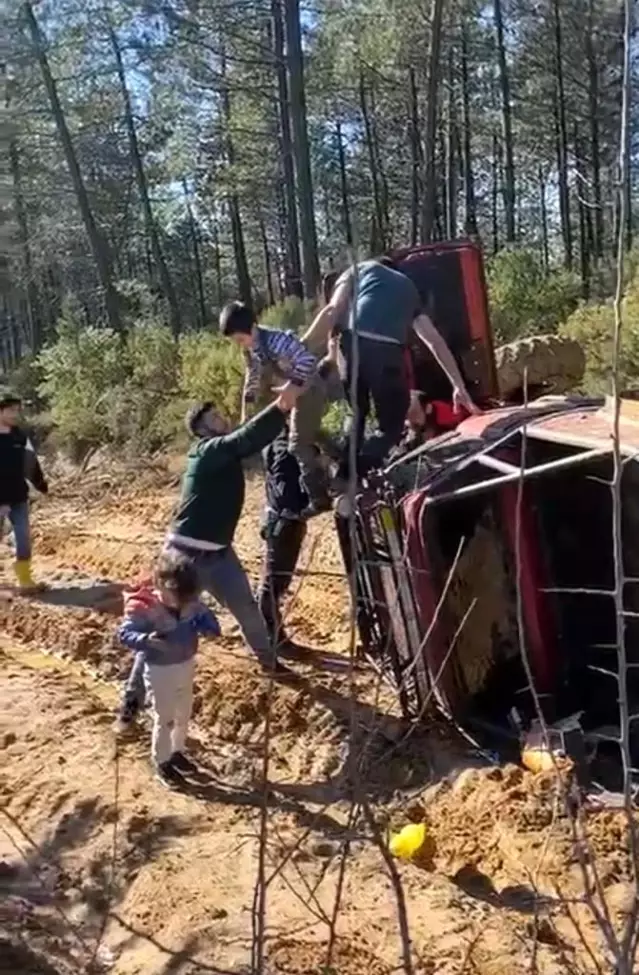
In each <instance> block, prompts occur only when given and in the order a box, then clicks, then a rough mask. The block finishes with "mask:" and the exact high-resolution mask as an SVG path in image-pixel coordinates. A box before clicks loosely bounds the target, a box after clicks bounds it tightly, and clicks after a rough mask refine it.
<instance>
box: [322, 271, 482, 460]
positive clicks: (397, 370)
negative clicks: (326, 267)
mask: <svg viewBox="0 0 639 975" xmlns="http://www.w3.org/2000/svg"><path fill="white" fill-rule="evenodd" d="M325 298H326V300H327V303H326V305H325V307H324V308H323V309H322V310H321V311H320V312H319V314H318V315H317V316H316V318H315V320H314V322H313V324H312V325H311V327H310V328H309V330H308V331H307V333H306V334H305V335H304V336H303V341H304V342H305V343H306V344H307V345H309V346H312V347H317V346H319V345H322V344H324V343H325V342H326V341H327V339H328V336H329V334H330V333H331V331H334V330H339V332H340V344H341V351H342V354H343V357H344V360H345V364H346V375H345V377H344V379H345V384H346V390H347V395H350V387H351V379H352V371H353V333H352V328H353V323H354V328H355V330H356V333H357V362H358V367H357V383H356V401H355V402H354V403H351V404H350V405H351V409H352V410H353V411H354V412H356V414H357V422H356V424H355V426H353V425H352V426H351V431H350V436H355V437H356V439H357V455H358V468H359V470H358V474H359V475H360V476H365V475H366V473H367V472H368V471H369V470H371V469H372V468H374V467H379V466H380V465H381V464H382V462H383V461H384V458H385V457H386V456H387V455H388V453H389V451H390V450H391V449H392V447H394V446H396V445H397V444H398V443H399V441H400V440H401V438H402V434H403V431H404V421H405V419H406V414H407V412H408V409H409V405H410V402H411V392H410V379H409V373H408V369H407V367H406V355H407V347H408V342H409V337H410V333H411V330H414V331H415V333H416V334H417V336H418V337H419V339H420V340H421V341H422V342H423V343H424V345H426V346H427V347H428V349H429V350H430V352H431V353H432V355H433V356H434V357H435V359H436V360H437V362H438V363H439V365H440V366H441V368H442V369H443V370H444V372H445V373H446V375H447V376H448V378H449V379H450V382H451V385H452V387H453V404H454V406H456V407H458V406H461V407H464V408H465V409H466V410H467V411H468V412H469V413H477V412H479V410H478V408H477V407H476V406H475V404H474V403H473V401H472V400H471V398H470V395H469V393H468V390H467V389H466V384H465V382H464V379H463V377H462V375H461V372H460V370H459V367H458V366H457V363H456V361H455V359H454V357H453V355H452V353H451V351H450V349H449V348H448V345H447V344H446V342H445V341H444V339H443V338H442V337H441V335H440V334H439V332H438V331H437V329H436V328H435V326H434V325H433V323H432V321H431V320H430V318H429V317H428V315H426V314H425V313H424V312H423V310H422V305H421V299H420V297H419V293H418V291H417V288H416V287H415V285H414V284H413V282H412V281H411V280H410V278H408V277H406V275H405V274H402V273H401V272H400V271H398V270H397V269H396V268H395V267H394V265H393V262H392V261H391V260H390V259H389V258H382V259H380V260H374V261H364V262H362V263H360V264H358V265H357V266H356V267H351V268H349V269H348V270H347V271H345V272H344V273H343V274H342V275H341V276H340V277H339V278H338V279H337V280H336V281H335V284H334V287H333V288H332V289H331V287H330V283H329V285H328V287H327V288H325ZM371 402H372V405H373V407H374V410H375V418H376V420H377V427H378V429H377V430H375V431H374V432H372V433H370V434H369V435H367V436H366V435H365V424H366V419H367V418H368V416H369V415H370V410H371ZM347 457H348V447H347V448H346V451H345V454H344V460H343V462H342V465H341V467H340V474H339V476H341V477H344V476H345V475H346V474H347V471H348V463H347Z"/></svg>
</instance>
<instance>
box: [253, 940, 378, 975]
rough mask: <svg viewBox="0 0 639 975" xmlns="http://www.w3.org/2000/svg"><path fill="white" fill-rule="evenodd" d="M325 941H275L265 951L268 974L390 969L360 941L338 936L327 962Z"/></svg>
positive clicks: (334, 974) (347, 974)
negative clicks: (275, 942) (356, 942)
mask: <svg viewBox="0 0 639 975" xmlns="http://www.w3.org/2000/svg"><path fill="white" fill-rule="evenodd" d="M327 952H328V944H327V943H326V942H321V941H318V942H312V941H292V940H291V941H284V940H283V941H279V942H278V943H277V944H276V946H275V947H274V948H272V949H271V950H270V952H269V955H268V960H267V972H268V975H317V973H318V972H331V975H362V972H366V973H367V975H391V971H392V969H390V968H389V967H388V966H387V965H385V964H384V963H383V962H382V961H380V959H379V958H377V957H376V956H375V955H373V954H371V952H370V951H367V950H366V949H365V948H363V947H362V946H361V945H358V944H355V943H354V942H352V941H346V940H344V939H338V940H337V941H336V942H335V945H334V947H333V952H332V957H331V963H330V965H328V964H327Z"/></svg>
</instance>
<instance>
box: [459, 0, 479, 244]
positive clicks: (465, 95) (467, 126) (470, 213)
mask: <svg viewBox="0 0 639 975" xmlns="http://www.w3.org/2000/svg"><path fill="white" fill-rule="evenodd" d="M461 69H462V71H461V74H462V111H463V126H464V139H463V142H464V150H463V159H464V202H465V217H464V232H465V233H466V234H468V235H469V236H471V237H476V236H478V234H479V228H478V226H477V202H476V198H475V173H474V169H473V149H472V144H473V143H472V124H471V121H470V87H469V84H470V83H469V78H468V74H469V71H468V32H467V29H466V17H465V12H464V11H462V18H461Z"/></svg>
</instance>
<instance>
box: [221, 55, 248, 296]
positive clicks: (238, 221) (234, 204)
mask: <svg viewBox="0 0 639 975" xmlns="http://www.w3.org/2000/svg"><path fill="white" fill-rule="evenodd" d="M221 75H222V114H223V117H224V127H225V143H226V160H227V163H228V166H229V169H230V170H231V173H233V172H234V169H235V145H234V143H233V135H232V133H231V96H230V94H229V86H228V82H227V78H226V58H225V57H222V65H221ZM228 206H229V216H230V219H231V236H232V239H233V254H234V256H235V271H236V275H237V286H238V290H239V293H240V298H241V300H242V301H243V302H244V303H245V304H247V305H250V304H252V301H253V295H252V289H251V277H250V275H249V269H248V261H247V259H246V247H245V245H244V230H243V227H242V215H241V212H240V200H239V197H238V195H237V192H236V190H235V188H232V189H231V192H230V193H229V195H228Z"/></svg>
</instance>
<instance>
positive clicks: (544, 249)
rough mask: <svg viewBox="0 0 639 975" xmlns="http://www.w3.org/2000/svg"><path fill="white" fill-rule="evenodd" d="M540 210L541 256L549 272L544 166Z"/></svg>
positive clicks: (540, 168) (540, 186) (540, 183)
mask: <svg viewBox="0 0 639 975" xmlns="http://www.w3.org/2000/svg"><path fill="white" fill-rule="evenodd" d="M538 173H539V210H540V215H541V254H542V259H543V262H544V271H546V272H547V271H548V268H549V266H550V253H549V247H548V205H547V203H546V178H545V176H544V171H543V168H542V166H541V165H540V166H539V170H538Z"/></svg>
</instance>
